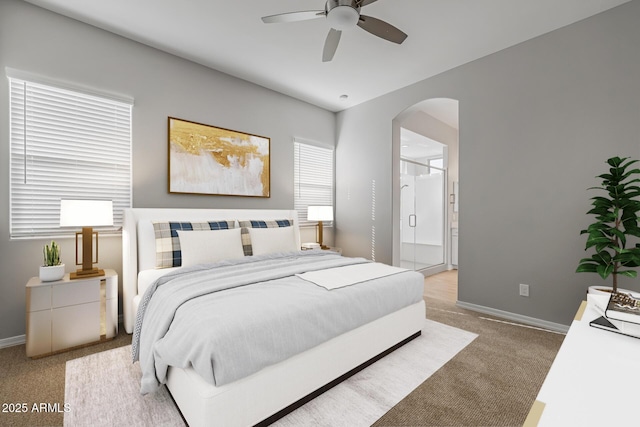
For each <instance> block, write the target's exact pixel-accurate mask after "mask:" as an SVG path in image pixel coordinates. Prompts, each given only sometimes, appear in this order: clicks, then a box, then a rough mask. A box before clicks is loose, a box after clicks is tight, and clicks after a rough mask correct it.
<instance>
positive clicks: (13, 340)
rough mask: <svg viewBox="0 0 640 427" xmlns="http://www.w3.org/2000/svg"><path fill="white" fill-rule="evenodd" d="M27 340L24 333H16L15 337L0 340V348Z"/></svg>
mask: <svg viewBox="0 0 640 427" xmlns="http://www.w3.org/2000/svg"><path fill="white" fill-rule="evenodd" d="M25 342H27V336H26V335H18V336H17V337H11V338H3V339H1V340H0V348H7V347H13V346H15V345H20V344H24V343H25Z"/></svg>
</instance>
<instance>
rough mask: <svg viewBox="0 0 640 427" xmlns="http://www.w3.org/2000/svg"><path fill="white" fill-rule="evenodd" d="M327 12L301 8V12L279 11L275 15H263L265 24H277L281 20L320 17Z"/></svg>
mask: <svg viewBox="0 0 640 427" xmlns="http://www.w3.org/2000/svg"><path fill="white" fill-rule="evenodd" d="M326 14H327V12H325V11H324V10H303V11H301V12H288V13H279V14H277V15H269V16H263V17H262V22H264V23H265V24H278V23H281V22H296V21H307V20H309V19H316V18H322V17H323V16H325V15H326Z"/></svg>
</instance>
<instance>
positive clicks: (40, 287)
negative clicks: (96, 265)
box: [26, 269, 118, 357]
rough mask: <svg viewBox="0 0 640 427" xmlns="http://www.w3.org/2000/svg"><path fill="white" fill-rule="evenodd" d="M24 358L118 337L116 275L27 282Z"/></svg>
mask: <svg viewBox="0 0 640 427" xmlns="http://www.w3.org/2000/svg"><path fill="white" fill-rule="evenodd" d="M26 289H27V342H26V347H27V356H28V357H40V356H47V355H49V354H53V353H58V352H61V351H65V350H70V349H72V348H75V347H81V346H85V345H88V344H94V343H98V342H101V341H106V340H108V339H111V338H114V337H115V336H116V335H117V334H118V275H117V274H116V272H115V271H114V270H110V269H105V275H104V276H98V277H90V278H84V279H74V280H70V279H69V274H66V275H65V276H64V278H63V279H62V280H58V281H55V282H42V281H41V280H40V279H39V278H38V277H32V278H31V279H30V280H29V282H28V283H27V287H26Z"/></svg>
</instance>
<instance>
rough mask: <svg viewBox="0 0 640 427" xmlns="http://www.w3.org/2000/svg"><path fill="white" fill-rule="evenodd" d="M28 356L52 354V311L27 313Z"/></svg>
mask: <svg viewBox="0 0 640 427" xmlns="http://www.w3.org/2000/svg"><path fill="white" fill-rule="evenodd" d="M27 336H28V337H29V339H27V341H26V347H27V356H32V355H38V354H46V353H50V352H51V310H42V311H34V312H32V313H27Z"/></svg>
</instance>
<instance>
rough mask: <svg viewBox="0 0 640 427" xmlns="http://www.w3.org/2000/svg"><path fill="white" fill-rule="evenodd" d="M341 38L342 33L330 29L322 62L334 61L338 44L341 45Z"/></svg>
mask: <svg viewBox="0 0 640 427" xmlns="http://www.w3.org/2000/svg"><path fill="white" fill-rule="evenodd" d="M340 36H342V31H339V30H335V29H333V28H332V29H330V30H329V34H327V39H326V40H325V41H324V49H323V50H322V62H329V61H331V60H332V59H333V55H335V53H336V49H338V43H340Z"/></svg>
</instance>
